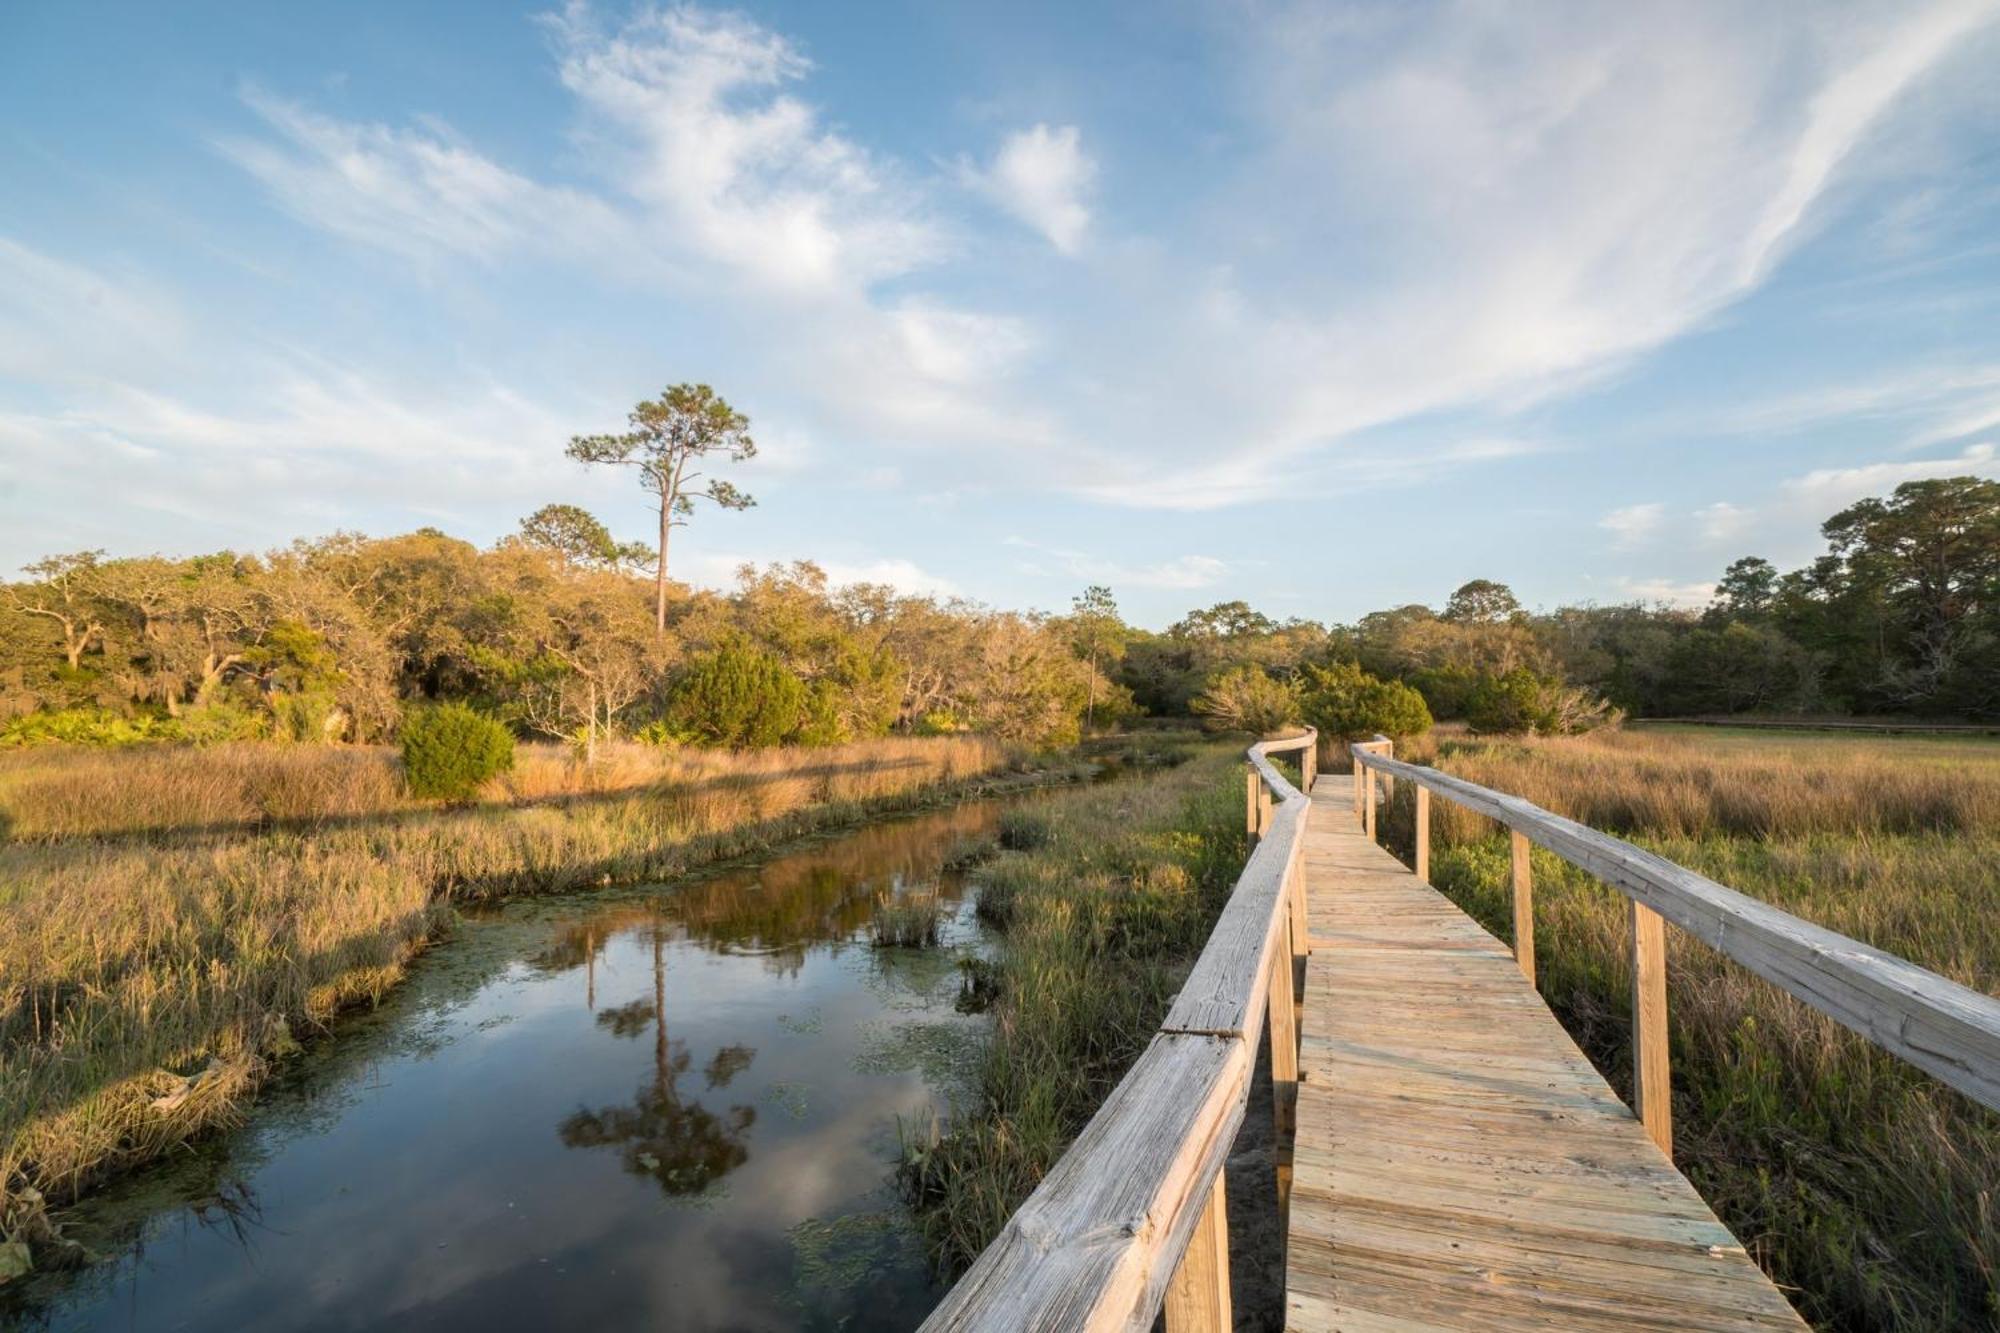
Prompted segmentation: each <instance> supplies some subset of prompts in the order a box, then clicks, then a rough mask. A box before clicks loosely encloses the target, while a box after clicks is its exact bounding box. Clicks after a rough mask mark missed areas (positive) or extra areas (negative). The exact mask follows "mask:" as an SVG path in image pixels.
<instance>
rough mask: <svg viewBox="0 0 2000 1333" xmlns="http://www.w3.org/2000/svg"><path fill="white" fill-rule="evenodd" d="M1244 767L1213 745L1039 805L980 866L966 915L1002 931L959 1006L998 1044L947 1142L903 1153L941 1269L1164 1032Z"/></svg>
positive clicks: (1200, 929)
mask: <svg viewBox="0 0 2000 1333" xmlns="http://www.w3.org/2000/svg"><path fill="white" fill-rule="evenodd" d="M1240 757H1241V751H1240V750H1239V749H1238V748H1237V747H1236V746H1234V745H1226V744H1225V745H1211V746H1206V747H1203V748H1202V750H1201V751H1200V757H1199V758H1197V759H1195V760H1193V761H1192V762H1189V763H1186V764H1185V765H1183V766H1180V767H1177V768H1173V769H1170V770H1167V771H1163V772H1159V773H1156V774H1153V775H1150V776H1147V777H1144V778H1139V779H1134V780H1132V781H1128V782H1121V783H1117V784H1112V785H1108V786H1103V787H1093V788H1088V789H1084V790H1078V791H1069V792H1064V793H1060V794H1055V795H1051V796H1047V797H1043V798H1039V799H1037V800H1036V801H1035V802H1034V804H1033V806H1032V807H1031V808H1030V809H1026V810H1021V811H1017V812H1010V814H1011V815H1013V816H1014V817H1013V818H1011V819H1010V820H1009V821H1008V822H1007V823H1006V824H1004V825H1003V828H1002V835H1001V841H1002V843H1003V845H1006V846H1009V847H1011V848H1013V850H1007V851H1002V852H1000V853H998V854H997V855H996V856H994V857H993V858H992V859H991V860H989V861H987V862H985V863H984V864H983V865H981V866H980V868H979V869H978V870H977V871H976V872H975V874H974V882H975V887H976V893H977V899H976V905H977V910H978V912H979V914H980V916H981V917H982V918H983V919H985V920H987V921H989V922H991V923H994V924H996V925H998V926H1000V927H1001V928H1002V929H1004V930H1005V932H1006V938H1005V942H1004V947H1003V948H1002V950H1001V952H1000V954H999V956H998V958H997V959H995V960H993V961H992V962H990V963H988V962H985V961H983V960H982V961H981V962H980V963H979V964H978V966H977V968H976V969H968V971H967V978H966V980H965V983H964V986H963V989H962V997H961V998H962V1003H964V1005H965V1006H966V1007H967V1008H971V1009H977V1008H984V1007H986V1006H989V1005H990V1006H991V1008H992V1014H993V1029H992V1033H991V1036H990V1038H989V1040H988V1041H987V1043H986V1045H985V1046H984V1047H983V1048H982V1049H981V1052H980V1055H979V1057H978V1060H977V1062H976V1066H975V1071H974V1074H973V1078H972V1084H971V1087H970V1088H969V1089H968V1090H967V1093H966V1095H965V1097H964V1099H963V1101H962V1103H961V1104H960V1105H958V1106H956V1107H955V1108H954V1109H953V1111H952V1113H951V1116H950V1117H949V1120H948V1122H947V1123H946V1124H945V1125H944V1126H942V1127H941V1130H942V1132H933V1133H927V1134H918V1135H914V1136H906V1139H905V1144H904V1161H903V1170H902V1177H903V1181H904V1184H905V1187H906V1190H907V1192H908V1194H909V1196H910V1198H911V1200H912V1202H913V1203H914V1204H915V1206H916V1212H917V1216H918V1219H919V1222H920V1224H921V1225H922V1227H923V1230H924V1234H925V1237H926V1240H927V1242H928V1244H929V1247H930V1249H931V1252H932V1254H933V1255H934V1256H935V1258H936V1259H937V1261H938V1262H939V1263H940V1264H941V1265H942V1266H943V1267H945V1268H947V1269H956V1268H958V1267H961V1266H963V1265H964V1264H965V1263H967V1262H969V1261H970V1260H971V1258H972V1257H973V1256H975V1255H977V1254H978V1253H979V1251H980V1250H982V1249H983V1248H985V1246H986V1244H987V1242H988V1241H990V1240H991V1239H992V1238H993V1236H994V1235H995V1234H997V1233H998V1231H999V1229H1000V1227H1001V1226H1002V1225H1004V1224H1005V1222H1006V1220H1007V1218H1008V1217H1009V1216H1010V1215H1012V1213H1013V1211H1014V1209H1015V1208H1016V1207H1018V1206H1019V1204H1020V1202H1021V1200H1023V1199H1024V1198H1026V1197H1027V1195H1028V1193H1029V1191H1031V1190H1032V1189H1033V1188H1034V1186H1035V1184H1036V1182H1037V1181H1039V1180H1040V1179H1041V1177H1042V1175H1043V1174H1044V1173H1045V1172H1046V1171H1047V1170H1048V1169H1049V1167H1050V1166H1051V1165H1053V1163H1054V1162H1055V1160H1056V1159H1057V1158H1058V1157H1060V1156H1061V1155H1062V1153H1063V1151H1064V1149H1065V1148H1067V1147H1068V1145H1069V1143H1070V1141H1071V1140H1072V1139H1073V1138H1074V1137H1075V1136H1076V1134H1077V1132H1078V1131H1079V1130H1080V1129H1081V1128H1082V1127H1083V1125H1084V1123H1085V1122H1086V1121H1088V1120H1089V1118H1090V1116H1091V1115H1092V1114H1093V1113H1094V1112H1095V1111H1096V1109H1097V1106H1098V1104H1099V1103H1100V1102H1102V1101H1103V1099H1104V1097H1105V1095H1106V1094H1107V1093H1108V1092H1109V1091H1110V1089H1111V1087H1112V1086H1113V1085H1114V1084H1115V1083H1116V1082H1117V1080H1118V1079H1119V1077H1120V1076H1121V1075H1122V1074H1123V1073H1124V1072H1125V1070H1126V1069H1127V1068H1129V1067H1130V1065H1131V1063H1132V1061H1133V1060H1134V1059H1135V1058H1137V1056H1138V1054H1139V1052H1140V1051H1142V1050H1143V1049H1145V1045H1146V1043H1147V1042H1148V1041H1149V1040H1151V1038H1152V1036H1153V1034H1154V1032H1155V1031H1157V1030H1158V1027H1159V1024H1160V1020H1161V1018H1162V1017H1163V1016H1164V1015H1165V1013H1166V1010H1167V1006H1168V1004H1169V1003H1170V1002H1171V1001H1172V998H1173V996H1174V994H1175V992H1176V991H1177V990H1178V989H1179V987H1180V984H1181V981H1182V980H1183V978H1184V977H1185V975H1186V970H1187V968H1188V966H1189V965H1190V964H1191V962H1192V961H1193V959H1194V957H1195V955H1196V954H1198V953H1199V952H1200V950H1201V947H1202V945H1203V943H1204V942H1205V941H1206V939H1207V937H1208V932H1209V929H1210V927H1211V926H1212V924H1213V922H1214V918H1215V914H1216V912H1217V911H1219V910H1220V906H1221V903H1222V902H1223V900H1224V898H1225V897H1226V895H1227V892H1228V890H1229V888H1230V886H1231V885H1233V884H1234V882H1235V878H1236V874H1237V871H1238V870H1239V869H1240V868H1241V865H1242V859H1243V854H1244V833H1243V794H1242V793H1243V786H1242V781H1243V780H1242V770H1241V767H1240ZM1010 828H1011V829H1012V830H1013V832H1012V835H1011V836H1010V835H1009V833H1008V829H1010ZM933 1128H934V1129H936V1128H939V1127H933Z"/></svg>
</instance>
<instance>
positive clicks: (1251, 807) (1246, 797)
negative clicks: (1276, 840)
mask: <svg viewBox="0 0 2000 1333" xmlns="http://www.w3.org/2000/svg"><path fill="white" fill-rule="evenodd" d="M1263 790H1264V783H1263V780H1262V779H1261V778H1259V777H1258V776H1257V766H1256V765H1255V764H1245V765H1244V766H1243V825H1244V828H1245V830H1246V831H1247V832H1248V833H1249V834H1250V846H1251V848H1252V849H1255V848H1256V846H1257V835H1258V834H1259V833H1262V832H1263V830H1262V829H1260V828H1258V827H1257V794H1258V793H1259V792H1261V791H1263Z"/></svg>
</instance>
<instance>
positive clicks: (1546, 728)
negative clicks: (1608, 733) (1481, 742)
mask: <svg viewBox="0 0 2000 1333" xmlns="http://www.w3.org/2000/svg"><path fill="white" fill-rule="evenodd" d="M1617 716H1618V714H1617V713H1616V712H1615V710H1613V709H1612V707H1611V705H1610V704H1609V703H1608V702H1606V701H1605V700H1603V699H1601V698H1599V697H1598V696H1596V695H1594V694H1592V693H1591V692H1590V691H1589V690H1586V689H1584V688H1582V687H1581V686H1577V685H1565V684H1564V683H1563V682H1562V681H1560V680H1557V679H1555V678H1554V677H1551V676H1538V675H1536V674H1535V673H1534V672H1532V671H1530V670H1528V669H1527V668H1526V667H1516V668H1514V670H1512V671H1509V672H1507V673H1506V674H1505V675H1502V676H1482V677H1480V679H1479V683H1478V684H1477V685H1475V686H1473V687H1472V693H1471V695H1470V696H1468V697H1467V699H1466V702H1465V720H1466V721H1468V722H1470V723H1471V724H1472V727H1473V730H1475V731H1488V732H1527V733H1532V734H1534V735H1539V736H1567V735H1571V734H1572V733H1575V732H1579V731H1589V730H1590V729H1592V728H1593V727H1598V726H1602V725H1604V724H1605V723H1607V722H1611V721H1614V720H1616V718H1617Z"/></svg>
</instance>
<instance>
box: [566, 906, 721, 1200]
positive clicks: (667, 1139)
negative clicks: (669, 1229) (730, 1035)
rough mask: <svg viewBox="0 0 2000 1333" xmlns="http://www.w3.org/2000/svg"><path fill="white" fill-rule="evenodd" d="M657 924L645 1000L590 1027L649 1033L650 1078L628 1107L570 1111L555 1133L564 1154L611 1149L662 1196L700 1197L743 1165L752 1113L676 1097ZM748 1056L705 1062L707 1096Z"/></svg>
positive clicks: (675, 1050) (683, 1054) (682, 1069)
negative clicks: (564, 1148) (713, 1107)
mask: <svg viewBox="0 0 2000 1333" xmlns="http://www.w3.org/2000/svg"><path fill="white" fill-rule="evenodd" d="M664 929H665V924H664V923H663V922H657V921H656V922H655V923H654V924H653V927H652V931H651V934H652V943H653V998H652V1000H651V1001H650V1002H648V1001H646V1000H634V1001H633V1002H632V1003H630V1004H626V1005H621V1006H619V1007H618V1008H616V1009H606V1010H605V1011H603V1012H602V1013H600V1014H598V1015H597V1026H598V1027H599V1028H600V1029H602V1030H604V1031H606V1032H609V1033H611V1035H613V1036H614V1037H637V1036H639V1035H640V1034H641V1033H643V1032H644V1031H646V1029H647V1028H648V1027H650V1028H651V1029H652V1032H653V1077H652V1079H651V1081H650V1082H648V1083H645V1084H642V1085H641V1086H640V1088H639V1091H638V1092H637V1093H636V1094H634V1095H633V1098H632V1100H631V1101H630V1102H629V1103H626V1104H623V1105H619V1106H606V1107H602V1108H599V1109H598V1110H594V1111H593V1110H587V1109H578V1111H577V1112H576V1113H575V1114H574V1115H571V1116H569V1117H568V1118H567V1119H565V1120H564V1121H563V1122H562V1127H561V1129H560V1130H559V1131H558V1132H559V1133H560V1135H561V1137H562V1141H563V1143H564V1145H565V1146H567V1147H571V1148H616V1149H618V1154H619V1160H620V1161H622V1162H623V1163H624V1164H625V1169H626V1170H627V1171H630V1172H632V1173H633V1174H634V1175H643V1176H651V1177H652V1178H653V1179H654V1180H656V1181H658V1182H659V1184H660V1188H661V1189H663V1190H665V1191H666V1192H667V1193H669V1194H700V1193H701V1192H702V1191H704V1190H706V1189H707V1188H708V1187H709V1186H710V1185H713V1184H714V1183H715V1182H716V1181H718V1180H720V1179H722V1177H723V1176H725V1175H727V1174H729V1173H730V1172H731V1171H733V1170H735V1169H736V1168H737V1167H739V1166H741V1165H743V1163H744V1162H745V1161H747V1160H749V1157H750V1147H749V1134H750V1127H751V1126H752V1125H754V1124H755V1123H757V1110H756V1108H755V1107H752V1106H732V1107H730V1108H729V1109H728V1110H727V1111H725V1112H723V1113H722V1114H721V1115H717V1114H716V1113H715V1112H713V1111H710V1110H709V1109H707V1108H706V1107H704V1106H702V1105H701V1104H700V1103H699V1102H689V1101H687V1100H685V1099H684V1098H683V1097H682V1096H681V1093H680V1077H681V1075H682V1074H685V1073H686V1072H687V1070H688V1065H689V1063H690V1057H689V1055H688V1049H687V1045H686V1044H685V1043H684V1042H677V1041H669V1040H668V1039H667V963H666V955H665V953H664V951H663V949H664V943H665V939H664V934H663V932H664ZM755 1054H756V1052H754V1051H752V1050H751V1049H750V1048H749V1047H747V1046H725V1047H723V1048H722V1049H721V1050H719V1051H717V1052H716V1053H715V1055H714V1057H713V1058H712V1059H711V1060H710V1061H709V1064H708V1074H707V1083H708V1087H709V1088H710V1089H711V1090H713V1089H716V1088H720V1087H726V1086H728V1084H729V1081H730V1080H731V1079H732V1078H734V1077H735V1076H736V1075H737V1074H738V1073H739V1072H741V1071H742V1070H744V1069H746V1068H748V1067H749V1065H750V1061H751V1059H752V1058H753V1057H754V1056H755Z"/></svg>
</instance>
